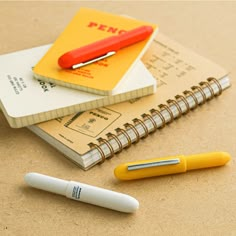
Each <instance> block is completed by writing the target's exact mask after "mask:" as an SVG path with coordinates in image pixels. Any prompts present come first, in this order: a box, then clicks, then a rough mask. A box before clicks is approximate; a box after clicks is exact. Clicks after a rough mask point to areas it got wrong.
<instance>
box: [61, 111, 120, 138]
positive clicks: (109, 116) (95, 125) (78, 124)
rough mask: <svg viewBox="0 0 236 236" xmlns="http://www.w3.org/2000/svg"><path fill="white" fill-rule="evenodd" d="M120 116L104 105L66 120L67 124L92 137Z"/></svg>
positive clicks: (68, 126)
mask: <svg viewBox="0 0 236 236" xmlns="http://www.w3.org/2000/svg"><path fill="white" fill-rule="evenodd" d="M120 116H121V114H120V113H118V112H116V111H113V110H111V109H108V108H105V107H102V108H98V109H94V110H90V111H86V112H83V113H81V112H80V113H77V114H76V115H75V116H73V117H72V118H71V119H70V120H69V121H68V122H66V124H65V126H66V127H67V128H70V129H72V130H74V131H77V132H79V133H82V134H85V135H88V136H90V137H96V136H97V135H99V134H100V133H101V132H102V131H103V130H105V129H106V128H107V127H108V126H110V125H111V124H112V123H113V122H114V121H116V120H117V119H118V118H119V117H120Z"/></svg>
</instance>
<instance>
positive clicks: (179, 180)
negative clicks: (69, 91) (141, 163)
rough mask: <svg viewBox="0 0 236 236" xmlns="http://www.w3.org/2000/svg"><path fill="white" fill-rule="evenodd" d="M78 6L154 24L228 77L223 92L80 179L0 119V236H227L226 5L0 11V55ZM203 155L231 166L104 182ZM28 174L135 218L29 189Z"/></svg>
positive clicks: (233, 47) (231, 190)
mask: <svg viewBox="0 0 236 236" xmlns="http://www.w3.org/2000/svg"><path fill="white" fill-rule="evenodd" d="M80 6H87V7H94V8H97V9H100V10H104V11H110V12H114V13H118V14H127V15H130V16H133V17H137V18H140V19H144V20H148V21H153V22H156V23H158V24H159V26H160V30H161V31H162V32H164V33H166V34H167V35H169V36H171V37H172V38H173V39H176V40H177V41H179V42H180V43H182V44H184V45H185V46H187V47H190V48H192V49H193V50H195V51H196V52H198V53H199V54H202V55H203V56H206V57H207V58H209V59H212V60H213V61H215V62H217V63H218V64H220V65H222V66H223V67H225V68H226V69H228V70H229V71H230V78H231V81H232V84H233V85H232V87H231V88H230V89H229V90H227V91H226V92H224V93H223V94H222V96H220V97H219V98H217V99H215V100H212V101H210V102H209V103H208V104H206V105H204V106H202V107H200V108H198V109H197V110H195V111H193V112H190V113H189V114H188V115H187V116H185V117H183V118H181V119H179V120H177V121H175V122H173V123H172V124H171V125H169V126H168V127H166V128H164V129H163V130H161V131H158V132H156V133H155V134H153V135H152V136H150V137H148V138H147V139H145V140H142V141H140V143H139V144H138V145H136V146H133V147H132V148H130V149H128V150H126V151H123V152H122V153H121V154H119V155H118V156H116V157H114V158H113V159H111V160H109V161H106V162H105V163H104V164H103V165H101V166H96V167H94V168H93V169H91V170H90V171H87V172H84V171H82V170H80V169H78V168H77V167H76V166H75V165H74V164H72V163H71V162H70V161H68V160H67V159H66V158H64V157H63V155H62V154H60V153H59V152H57V151H56V150H55V149H54V148H52V147H51V146H50V145H48V144H47V143H45V142H44V141H42V140H41V139H40V138H39V137H37V136H36V135H34V134H33V133H31V132H30V131H29V130H28V129H27V128H22V129H11V128H10V127H9V126H8V124H7V122H6V120H5V118H4V116H3V115H2V113H0V234H1V235H24V236H25V235H236V171H235V167H236V162H235V157H236V142H235V137H236V122H235V121H236V110H235V101H236V93H235V91H234V88H235V84H236V79H235V78H236V66H235V61H236V43H235V42H236V31H235V23H236V14H235V13H236V3H233V2H226V3H223V2H207V3H204V2H193V3H191V2H151V1H150V2H146V1H145V2H138V1H129V2H126V1H121V2H111V1H109V2H100V1H97V2H80V3H78V2H56V3H55V2H54V3H53V2H43V1H42V2H0V53H1V54H3V53H7V52H12V51H15V50H20V49H24V48H29V47H33V46H38V45H42V44H47V43H51V42H53V41H54V40H55V39H56V38H57V36H58V35H59V34H60V32H61V31H62V30H63V29H64V27H65V26H66V25H67V23H68V22H69V20H70V19H71V18H72V16H73V15H74V14H75V12H76V11H77V10H78V8H79V7H80ZM12 70H14V68H12ZM32 96H33V94H32ZM213 150H223V151H228V152H229V153H231V155H232V158H233V160H232V161H231V163H230V164H229V165H227V166H225V167H221V168H216V169H209V170H205V171H204V170H203V171H194V172H191V173H190V172H188V173H186V174H180V175H175V176H165V177H161V178H152V179H146V180H140V181H135V182H128V183H126V182H119V181H117V180H116V179H115V177H114V175H113V169H114V168H115V167H116V166H117V165H118V164H120V163H122V162H125V161H128V160H135V159H141V158H152V157H161V156H169V155H172V154H193V153H199V152H208V151H213ZM32 171H35V172H40V173H44V174H48V175H52V176H56V177H61V178H65V179H68V180H69V179H73V180H77V181H80V182H84V183H88V184H92V185H96V186H100V187H104V188H108V189H112V190H115V191H120V192H124V193H127V194H130V195H132V196H134V197H135V198H137V199H138V200H139V202H140V209H139V210H138V211H137V212H136V213H135V214H123V213H119V212H115V211H112V210H108V209H103V208H100V207H95V206H92V205H88V204H83V203H79V202H76V201H73V200H68V199H66V198H64V197H62V196H58V195H54V194H50V193H47V192H43V191H39V190H36V189H32V188H29V187H27V186H26V184H25V183H24V181H23V176H24V174H25V173H27V172H32Z"/></svg>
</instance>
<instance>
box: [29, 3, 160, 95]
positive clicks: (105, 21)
mask: <svg viewBox="0 0 236 236" xmlns="http://www.w3.org/2000/svg"><path fill="white" fill-rule="evenodd" d="M142 25H149V26H152V27H153V29H154V31H153V33H152V34H151V36H150V37H148V38H147V39H145V40H143V41H140V42H138V43H135V44H133V45H131V46H128V47H125V48H123V49H121V50H119V51H118V52H117V53H116V54H115V55H114V56H111V57H109V58H106V59H103V60H100V61H97V62H95V63H92V64H90V65H87V66H84V67H81V68H78V69H75V70H73V69H62V68H60V67H59V65H58V58H59V57H60V56H61V55H63V54H64V53H66V52H68V51H71V50H73V49H76V48H79V47H82V46H85V45H88V44H90V43H93V42H96V41H98V40H101V39H104V38H107V37H110V36H113V35H118V34H121V33H122V32H124V31H129V30H132V29H134V28H137V27H139V26H142ZM157 29H158V27H157V26H156V25H153V24H150V23H147V22H143V21H139V20H136V19H131V18H127V17H124V16H116V15H113V14H109V13H104V12H100V11H97V10H93V9H88V8H81V9H80V10H79V12H78V13H77V14H76V15H75V17H74V18H73V19H72V20H71V22H70V23H69V24H68V26H67V27H66V28H65V30H64V32H62V34H61V35H60V36H59V37H58V39H57V40H56V41H55V43H54V44H53V46H52V47H51V48H50V49H49V50H48V52H47V53H46V54H45V56H44V57H43V58H42V59H41V60H40V61H39V62H38V64H37V65H36V66H35V67H34V69H33V72H34V75H35V77H36V78H37V79H41V80H44V81H47V82H53V83H56V84H59V85H63V86H67V87H70V88H75V89H79V90H83V91H86V92H91V93H96V94H100V95H112V94H113V91H114V89H115V88H117V87H118V86H119V84H120V83H121V82H122V80H124V79H125V77H127V74H128V73H129V71H130V69H131V68H132V67H133V66H134V64H135V63H136V62H137V60H138V59H140V57H141V56H142V55H143V54H144V52H145V51H146V49H147V48H148V46H149V44H150V43H151V42H152V39H153V37H154V36H155V35H156V33H157Z"/></svg>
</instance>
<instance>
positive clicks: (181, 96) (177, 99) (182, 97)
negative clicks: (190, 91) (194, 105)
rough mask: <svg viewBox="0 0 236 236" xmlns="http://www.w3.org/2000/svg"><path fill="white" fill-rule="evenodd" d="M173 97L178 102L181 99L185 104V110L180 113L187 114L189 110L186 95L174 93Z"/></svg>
mask: <svg viewBox="0 0 236 236" xmlns="http://www.w3.org/2000/svg"><path fill="white" fill-rule="evenodd" d="M175 99H176V101H177V102H178V101H182V102H183V103H184V104H185V106H186V111H185V112H182V115H185V114H187V113H188V112H189V111H190V106H189V104H188V101H187V99H186V97H184V96H183V95H179V94H178V95H176V96H175Z"/></svg>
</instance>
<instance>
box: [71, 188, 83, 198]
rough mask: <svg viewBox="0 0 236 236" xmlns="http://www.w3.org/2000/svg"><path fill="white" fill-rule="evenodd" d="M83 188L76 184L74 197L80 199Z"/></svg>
mask: <svg viewBox="0 0 236 236" xmlns="http://www.w3.org/2000/svg"><path fill="white" fill-rule="evenodd" d="M81 190H82V189H81V188H80V186H74V188H73V191H72V198H74V199H80V193H81Z"/></svg>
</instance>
